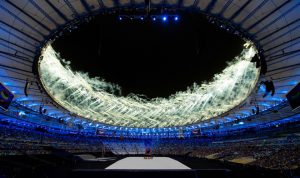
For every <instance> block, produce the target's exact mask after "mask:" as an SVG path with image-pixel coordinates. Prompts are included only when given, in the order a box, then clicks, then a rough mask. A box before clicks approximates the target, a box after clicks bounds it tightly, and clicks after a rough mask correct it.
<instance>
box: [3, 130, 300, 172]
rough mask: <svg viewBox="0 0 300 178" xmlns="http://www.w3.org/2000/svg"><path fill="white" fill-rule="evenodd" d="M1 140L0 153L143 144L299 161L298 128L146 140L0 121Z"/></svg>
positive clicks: (283, 165) (277, 164)
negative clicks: (233, 135)
mask: <svg viewBox="0 0 300 178" xmlns="http://www.w3.org/2000/svg"><path fill="white" fill-rule="evenodd" d="M0 141H1V142H0V155H22V154H49V153H51V149H49V147H50V148H54V149H62V150H66V151H68V152H71V153H88V152H89V153H91V152H98V153H99V152H103V150H107V151H111V152H113V153H114V154H116V155H143V154H145V150H146V148H150V149H151V154H152V155H165V156H167V155H181V156H182V155H184V156H190V157H199V158H206V159H216V160H221V161H230V162H234V161H233V160H239V159H241V160H242V159H244V158H247V160H248V161H247V162H245V163H244V164H248V165H255V166H259V167H265V168H270V169H292V168H298V166H299V165H300V134H299V133H298V132H293V133H288V134H282V135H267V136H266V135H265V136H257V137H255V136H254V137H247V136H246V137H245V138H241V137H237V138H230V139H209V138H207V137H205V138H204V137H197V138H186V139H184V138H178V139H167V138H166V139H147V140H145V139H133V138H122V139H120V138H105V137H96V136H94V137H86V136H83V135H80V134H75V135H59V134H53V133H48V132H43V131H42V130H36V129H31V130H30V129H25V128H18V127H12V126H10V125H0ZM249 160H250V161H249Z"/></svg>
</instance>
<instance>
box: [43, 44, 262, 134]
mask: <svg viewBox="0 0 300 178" xmlns="http://www.w3.org/2000/svg"><path fill="white" fill-rule="evenodd" d="M255 54H256V49H255V47H254V46H253V45H252V44H251V43H250V42H247V43H246V44H245V45H244V49H243V51H242V52H241V54H240V55H239V56H237V57H235V58H234V59H233V60H232V61H231V62H230V63H228V66H227V67H226V68H225V69H224V70H223V71H222V72H221V73H220V74H215V76H214V77H213V79H212V80H211V82H203V83H202V84H194V85H193V86H191V87H188V88H187V90H186V91H184V92H177V93H176V94H174V95H171V96H170V97H169V98H154V99H152V100H145V99H142V98H140V97H138V96H137V95H131V96H128V97H123V96H115V95H114V94H111V92H108V91H120V87H119V86H118V85H114V84H111V83H109V82H106V81H105V80H104V79H101V78H100V77H98V78H90V77H89V76H88V74H86V73H82V72H76V71H72V69H71V67H70V66H69V65H68V64H66V62H62V61H65V60H63V59H61V57H60V56H59V54H58V53H56V52H55V51H54V49H53V48H52V47H51V45H50V44H49V45H48V46H46V47H45V48H44V49H43V51H42V55H41V60H40V61H39V74H40V78H41V81H42V84H43V86H44V88H45V89H46V91H47V92H48V93H49V94H50V95H51V97H52V98H53V99H54V100H55V101H56V102H57V103H59V104H60V105H62V106H63V107H65V108H66V109H68V110H69V111H71V112H73V113H76V114H77V115H79V116H82V117H84V118H88V119H91V120H94V121H98V122H101V123H105V124H110V125H116V126H125V127H142V128H154V127H171V126H182V125H187V124H194V123H198V122H200V121H204V120H207V119H210V118H213V117H216V116H218V115H220V114H223V113H225V112H227V111H229V110H231V109H233V108H234V107H236V106H237V105H239V104H240V103H241V102H243V101H244V100H245V99H246V98H247V97H248V96H249V94H250V93H251V91H252V90H253V89H254V87H255V85H256V82H257V80H258V77H259V69H257V68H256V67H255V65H254V63H252V62H250V61H251V59H252V58H253V57H254V55H255Z"/></svg>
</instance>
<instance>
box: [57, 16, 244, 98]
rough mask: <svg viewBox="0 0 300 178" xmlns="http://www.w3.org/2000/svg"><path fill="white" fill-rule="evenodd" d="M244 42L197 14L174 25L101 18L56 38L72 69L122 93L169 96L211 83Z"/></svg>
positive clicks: (109, 17)
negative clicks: (117, 85) (109, 83)
mask: <svg viewBox="0 0 300 178" xmlns="http://www.w3.org/2000/svg"><path fill="white" fill-rule="evenodd" d="M242 44H243V41H242V40H241V39H239V38H238V37H237V36H234V35H232V34H229V33H227V32H225V31H224V30H222V29H219V28H218V27H216V26H214V25H212V24H209V23H208V22H206V20H204V19H203V17H200V16H199V15H191V14H183V15H182V16H181V17H180V20H179V21H178V22H171V21H169V22H159V21H157V22H145V21H144V22H142V21H129V20H128V21H126V20H123V21H119V20H118V18H117V16H114V15H101V16H98V17H96V18H94V19H93V20H92V21H91V22H90V23H88V24H85V25H83V26H81V27H80V28H79V29H78V30H76V31H74V32H72V33H70V34H67V35H65V36H63V37H61V38H60V39H58V40H56V41H55V43H54V44H53V47H54V49H55V50H56V51H58V52H60V54H61V56H62V57H63V58H65V59H67V60H70V61H71V67H72V68H73V69H74V70H78V71H84V72H88V73H89V74H90V76H91V77H94V76H100V77H102V78H104V79H105V80H106V81H108V82H112V83H116V84H119V85H120V86H121V87H122V95H124V96H126V95H127V94H129V93H136V94H144V95H146V96H147V97H148V98H153V97H168V96H170V95H171V94H174V93H175V92H176V91H184V90H186V88H187V87H188V86H191V85H192V84H193V83H194V82H196V83H201V81H204V80H206V81H207V80H210V79H211V78H212V77H213V75H214V74H215V73H219V72H221V71H222V70H223V69H224V68H225V67H226V61H229V60H231V59H233V57H234V56H236V55H238V54H239V53H240V52H241V51H242Z"/></svg>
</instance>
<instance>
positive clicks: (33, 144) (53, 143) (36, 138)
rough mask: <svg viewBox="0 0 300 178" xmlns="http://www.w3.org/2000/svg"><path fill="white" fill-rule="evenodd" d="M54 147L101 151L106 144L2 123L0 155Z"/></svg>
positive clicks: (44, 150)
mask: <svg viewBox="0 0 300 178" xmlns="http://www.w3.org/2000/svg"><path fill="white" fill-rule="evenodd" d="M53 149H63V150H66V151H68V152H71V153H79V152H99V151H101V150H102V149H104V145H103V144H102V142H101V141H100V140H99V139H97V138H86V137H83V136H74V135H73V136H72V135H57V134H51V133H46V132H40V131H36V130H34V129H32V130H29V129H25V128H17V127H14V126H7V125H0V155H22V154H49V153H51V151H52V150H53Z"/></svg>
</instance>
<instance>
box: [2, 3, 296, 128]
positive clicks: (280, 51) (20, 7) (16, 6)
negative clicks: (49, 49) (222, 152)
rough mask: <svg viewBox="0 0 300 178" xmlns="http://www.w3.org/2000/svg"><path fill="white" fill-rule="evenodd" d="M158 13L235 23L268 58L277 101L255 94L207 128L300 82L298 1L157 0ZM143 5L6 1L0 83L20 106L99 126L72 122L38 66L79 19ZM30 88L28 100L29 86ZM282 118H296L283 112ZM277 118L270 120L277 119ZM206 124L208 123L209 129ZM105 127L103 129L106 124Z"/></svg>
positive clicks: (243, 113)
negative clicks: (51, 43) (44, 85)
mask: <svg viewBox="0 0 300 178" xmlns="http://www.w3.org/2000/svg"><path fill="white" fill-rule="evenodd" d="M151 5H153V7H166V8H173V9H186V10H191V11H194V12H197V11H199V12H201V13H204V14H208V15H210V16H212V17H216V18H218V19H223V20H224V21H228V22H230V23H232V24H233V25H234V26H235V27H237V28H240V29H241V30H243V31H245V32H246V33H247V34H248V35H249V37H250V39H251V40H253V41H254V42H255V43H257V45H258V46H259V47H260V50H261V51H262V54H263V55H264V56H265V58H266V62H267V66H268V72H267V73H266V75H263V76H262V77H261V80H266V79H267V80H269V79H270V78H271V77H272V80H273V82H274V85H275V88H276V92H275V95H274V96H273V97H272V96H270V95H269V96H267V97H263V91H262V90H259V91H258V92H253V93H252V94H251V96H249V98H248V99H247V101H246V102H245V103H244V104H243V105H241V106H240V107H239V108H236V109H234V110H233V111H231V112H230V113H228V114H227V115H226V116H223V117H219V118H215V119H213V120H212V121H208V122H207V123H206V124H216V123H218V124H221V123H223V122H225V121H226V122H230V121H233V120H235V119H236V118H237V117H246V116H249V115H251V114H252V109H253V107H254V104H253V103H255V105H258V106H259V107H260V109H261V110H264V109H267V108H270V107H273V106H275V105H277V104H279V103H281V102H284V101H285V95H286V93H287V92H288V91H289V90H290V89H291V88H293V87H294V86H295V85H296V84H297V83H298V82H299V81H300V80H299V79H300V70H299V68H300V60H299V57H300V38H299V37H300V2H299V1H293V0H276V1H275V0H239V1H236V0H228V1H227V0H206V1H203V0H167V1H162V0H152V1H151ZM143 6H145V2H144V1H142V0H135V1H129V0H120V1H119V0H57V1H52V0H45V1H41V0H22V1H19V0H6V1H0V61H1V62H0V81H1V82H2V83H3V84H4V85H5V86H7V87H8V88H9V89H10V90H11V91H13V93H14V94H15V98H14V100H15V102H19V103H20V104H23V105H26V106H27V107H30V108H32V109H34V110H37V111H38V110H39V107H40V105H41V104H43V105H44V107H45V108H46V109H47V111H48V112H47V114H48V115H50V116H53V117H56V118H62V119H65V120H68V121H73V122H75V121H76V122H81V120H84V121H82V122H81V123H82V124H91V125H92V126H95V124H97V123H94V122H91V121H89V120H85V119H84V118H80V117H79V118H78V117H76V116H75V117H74V116H72V114H71V116H70V113H69V112H68V111H67V110H65V109H64V108H62V107H60V106H57V104H55V103H54V102H52V98H50V97H49V95H47V93H45V92H40V91H42V89H41V88H40V87H41V86H40V84H39V77H38V76H36V74H34V73H33V66H34V61H35V59H37V58H38V57H39V54H40V50H41V48H42V47H43V45H44V44H45V42H46V41H48V39H49V37H50V36H51V35H53V34H54V33H55V32H56V31H58V30H59V29H62V28H64V27H65V26H66V24H69V23H70V22H72V21H73V20H74V19H78V18H81V17H84V16H87V15H89V14H92V13H99V12H102V11H104V10H108V11H109V10H113V9H114V8H130V7H135V8H136V7H143ZM27 81H29V83H31V84H32V85H30V89H29V93H30V94H29V96H27V97H26V96H25V93H24V87H25V84H26V82H27ZM279 113H280V114H281V115H280V116H281V117H285V116H288V115H290V114H291V113H292V111H291V110H290V109H286V108H285V109H283V110H282V112H279ZM273 115H274V113H273V114H272V115H270V116H272V117H273ZM203 124H205V123H203ZM100 125H101V124H100Z"/></svg>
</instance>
